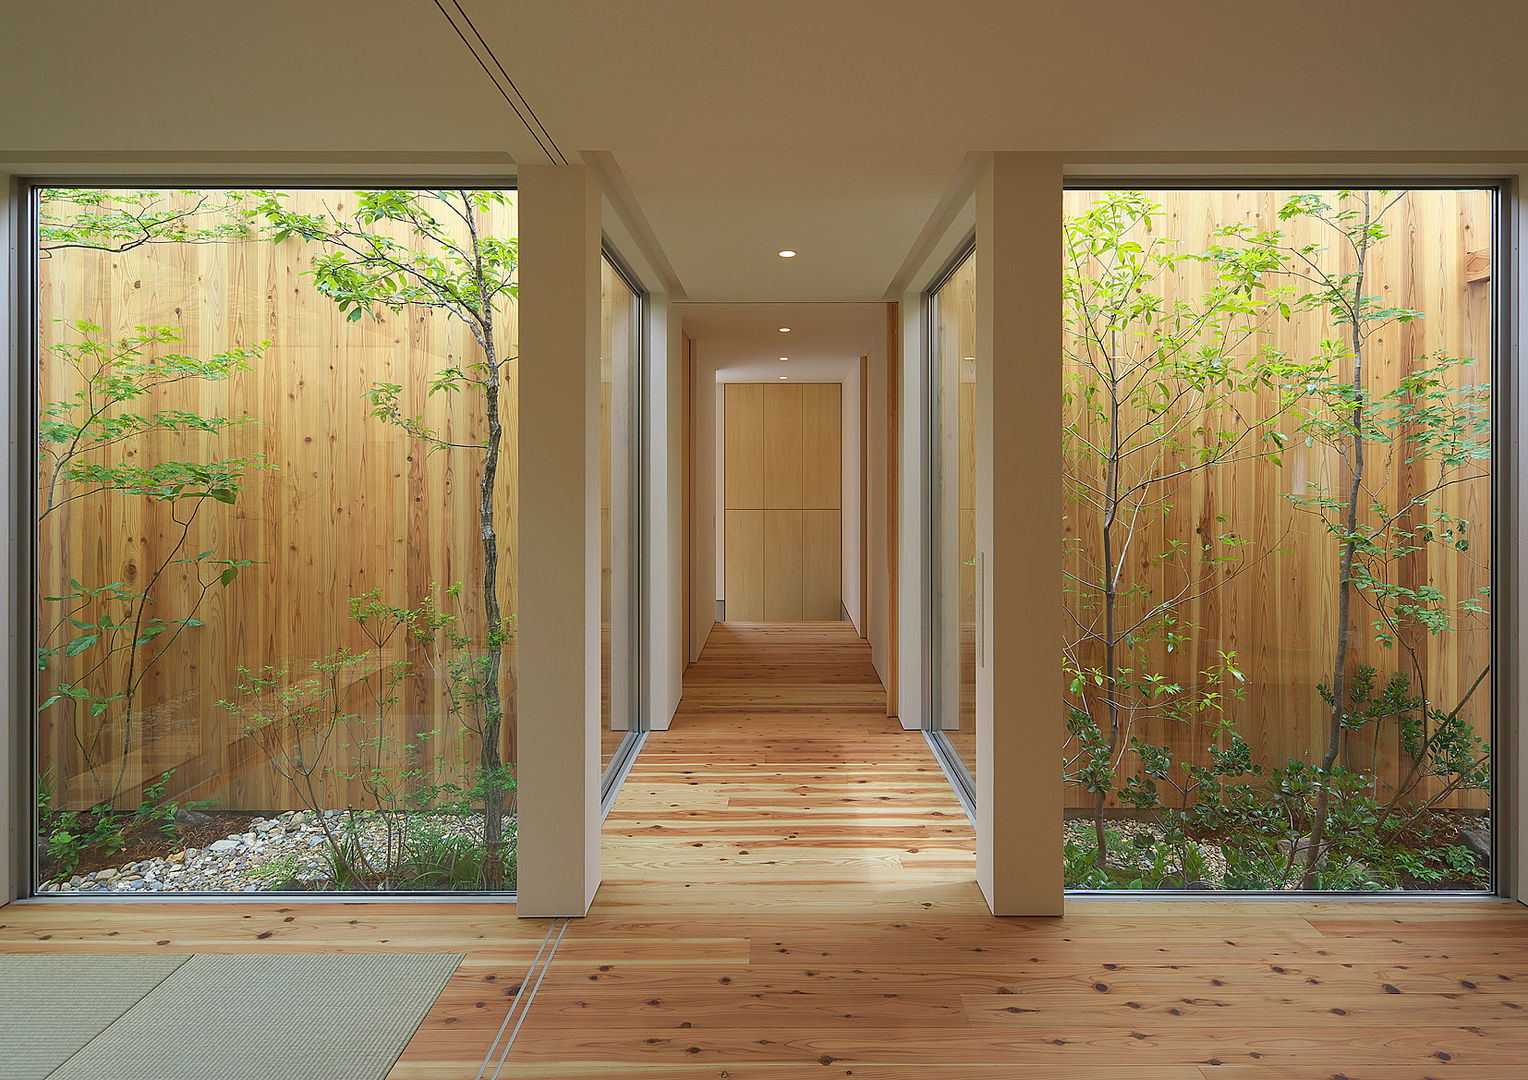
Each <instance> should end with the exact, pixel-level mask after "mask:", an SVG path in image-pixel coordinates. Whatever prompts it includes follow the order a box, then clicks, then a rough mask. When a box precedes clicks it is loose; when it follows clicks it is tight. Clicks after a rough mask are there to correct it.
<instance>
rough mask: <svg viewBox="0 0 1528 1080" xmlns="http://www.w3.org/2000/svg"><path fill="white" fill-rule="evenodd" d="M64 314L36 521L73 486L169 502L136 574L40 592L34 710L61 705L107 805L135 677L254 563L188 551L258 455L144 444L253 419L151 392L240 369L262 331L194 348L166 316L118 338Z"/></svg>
mask: <svg viewBox="0 0 1528 1080" xmlns="http://www.w3.org/2000/svg"><path fill="white" fill-rule="evenodd" d="M72 328H73V330H74V331H75V332H76V334H77V336H78V340H76V341H74V342H66V343H60V344H57V345H54V346H51V347H50V349H49V350H48V351H49V362H50V363H52V364H55V365H58V366H59V367H60V368H61V369H62V370H63V371H65V372H67V375H68V381H70V382H72V384H73V385H74V386H75V387H76V388H77V389H76V390H75V392H74V393H73V394H72V395H70V396H68V397H67V398H64V399H63V400H59V401H52V402H47V403H45V404H44V405H43V406H42V408H41V410H40V413H39V418H38V452H39V456H40V457H41V459H42V476H41V490H40V493H39V509H38V522H39V526H42V525H45V524H46V522H47V521H48V519H49V518H50V517H51V516H52V515H54V514H56V513H59V512H60V511H62V510H64V509H65V508H66V507H69V506H71V505H73V504H75V503H78V502H80V501H81V500H89V499H95V498H101V497H108V496H110V497H117V498H130V499H142V500H145V501H146V502H148V503H149V504H151V505H153V506H155V507H160V508H162V509H163V511H164V513H165V514H166V515H167V516H168V522H167V527H166V536H165V540H164V542H163V543H159V544H156V545H155V546H154V547H153V548H152V554H151V555H150V553H149V549H145V561H146V564H145V565H143V566H140V567H139V568H138V573H137V574H136V576H135V577H134V578H133V579H132V583H130V582H129V580H127V579H124V580H120V581H108V582H104V583H101V582H98V583H94V584H92V583H87V582H83V581H81V580H79V579H78V578H70V579H69V589H68V590H67V591H65V592H62V593H61V594H60V595H57V596H45V597H43V605H44V606H43V609H42V627H41V629H40V632H39V634H38V645H37V666H38V670H39V671H40V672H42V673H43V676H44V678H43V680H42V683H43V688H44V689H43V699H42V702H41V704H40V705H39V706H38V711H39V712H41V713H46V712H48V710H50V709H54V708H55V707H57V709H58V710H59V711H61V713H62V714H63V716H64V722H65V723H66V724H67V725H68V728H69V731H70V733H71V735H72V740H71V741H72V744H73V746H74V747H75V749H76V750H77V752H78V754H79V758H80V764H81V765H82V766H83V769H82V770H81V771H82V773H83V774H84V775H86V776H88V777H90V779H91V781H92V782H93V783H94V786H95V790H94V791H93V793H92V797H93V798H94V799H95V800H96V801H97V802H101V803H109V804H113V805H114V804H115V803H116V801H117V799H118V796H119V795H120V794H121V790H122V786H123V783H124V781H125V779H126V777H127V770H128V764H129V762H130V760H131V757H132V753H133V750H134V748H135V746H136V743H135V739H136V738H137V737H138V734H139V733H138V726H139V723H140V721H139V716H140V714H141V712H142V705H141V703H140V702H139V700H138V695H139V691H140V689H141V688H142V687H143V684H144V681H145V680H146V679H147V678H148V677H149V676H150V674H151V673H152V672H153V671H154V669H155V668H156V667H157V665H158V664H159V663H160V661H161V660H162V659H163V658H164V657H165V656H166V655H167V654H168V653H169V652H170V650H171V649H172V648H173V647H174V645H175V643H176V641H177V640H178V639H179V638H180V637H181V635H182V634H185V633H187V632H190V631H194V630H195V629H197V628H199V627H200V626H201V625H202V621H201V620H200V619H199V618H198V617H197V615H198V613H199V612H200V610H201V607H202V605H203V603H204V602H205V600H206V598H207V595H208V594H209V593H210V592H211V591H212V590H214V589H217V588H226V587H228V586H229V585H231V584H233V582H234V580H235V579H236V578H237V577H238V575H239V571H240V570H242V569H244V568H245V567H247V566H250V565H253V564H252V563H251V562H250V561H249V560H247V559H237V558H229V557H225V556H220V555H218V554H217V553H216V552H214V551H211V550H208V551H201V552H196V553H193V549H192V548H191V547H190V545H192V544H193V542H194V540H195V539H196V537H197V536H198V526H197V522H198V519H199V518H200V517H201V515H202V513H203V512H204V510H205V508H206V507H208V506H216V505H224V506H229V505H233V504H234V503H235V502H236V501H237V499H238V496H239V492H240V490H241V488H242V484H243V480H244V477H245V476H246V474H247V473H249V472H250V471H251V470H254V469H258V468H263V467H264V466H265V462H264V459H263V457H262V456H260V455H258V454H255V455H249V456H235V457H216V456H207V457H205V458H203V459H200V460H194V459H169V458H164V459H159V460H154V459H152V458H150V457H147V456H146V454H145V451H146V450H147V448H148V447H150V446H154V445H161V444H164V445H168V444H170V443H172V442H173V443H174V444H184V443H186V442H188V441H190V440H192V439H195V438H200V439H210V438H214V437H217V436H221V435H222V434H223V433H225V432H226V431H228V430H229V429H231V428H233V427H236V426H239V425H242V424H247V423H251V422H252V421H251V419H250V418H249V417H244V416H239V417H232V418H224V417H217V416H202V415H200V414H197V413H192V412H187V411H185V410H181V409H172V408H165V407H163V406H161V405H159V404H158V400H157V399H158V397H159V395H160V394H161V393H162V392H163V391H165V390H166V389H167V388H169V387H172V386H175V385H177V384H180V383H186V382H200V383H220V382H226V381H227V380H229V379H231V378H233V377H234V376H235V375H237V374H238V373H240V372H243V371H247V370H248V369H249V367H250V363H251V361H253V360H254V359H256V358H258V357H259V356H260V355H261V353H262V350H263V349H264V345H263V344H262V345H260V346H256V347H252V348H240V349H230V350H227V351H226V352H222V353H218V354H217V355H215V356H213V357H212V358H211V359H206V360H203V359H198V358H195V357H191V356H186V355H184V354H181V353H177V352H174V351H173V350H174V349H175V348H176V347H177V346H179V345H180V343H181V336H180V332H179V331H178V330H175V329H174V328H172V327H167V326H140V327H138V328H137V329H136V330H135V331H133V332H132V333H129V334H126V335H123V336H121V337H118V338H116V339H115V340H108V339H107V338H106V335H105V331H103V330H102V328H101V327H100V326H99V325H97V324H95V323H92V322H89V321H83V320H82V321H79V322H76V323H73V324H72ZM124 451H128V452H124ZM175 579H182V580H184V581H186V582H188V583H189V586H190V588H189V602H188V603H187V604H186V606H185V608H184V609H183V610H181V611H179V612H171V611H167V610H166V609H165V607H164V606H163V604H162V603H161V602H160V601H159V599H158V598H157V596H156V592H157V589H158V586H159V585H160V583H161V582H162V581H165V582H168V581H170V580H175ZM140 582H141V584H139V583H140ZM113 758H114V759H115V767H112V760H113Z"/></svg>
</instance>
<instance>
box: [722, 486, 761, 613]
mask: <svg viewBox="0 0 1528 1080" xmlns="http://www.w3.org/2000/svg"><path fill="white" fill-rule="evenodd" d="M726 531H727V553H726V554H727V567H726V589H727V600H726V602H727V619H728V621H729V622H731V621H736V622H760V621H762V620H763V619H764V618H765V615H764V511H762V510H728V511H727V524H726Z"/></svg>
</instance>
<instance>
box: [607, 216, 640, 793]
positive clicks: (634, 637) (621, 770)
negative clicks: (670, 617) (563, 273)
mask: <svg viewBox="0 0 1528 1080" xmlns="http://www.w3.org/2000/svg"><path fill="white" fill-rule="evenodd" d="M600 256H601V258H602V259H604V260H605V261H606V262H608V263H609V264H610V268H611V269H612V270H614V271H615V274H616V277H618V278H620V279H621V281H623V282H624V283H625V284H626V287H627V288H629V289H630V290H631V291H632V293H633V294H634V295H635V297H636V301H637V302H636V317H635V319H634V320H633V324H632V330H631V333H632V339H633V344H634V346H635V348H634V349H633V356H632V363H633V374H634V375H635V379H634V383H633V394H634V397H635V400H634V401H633V403H632V421H633V434H634V438H633V439H632V447H631V461H630V463H629V467H630V475H629V476H628V481H629V482H630V484H631V509H632V521H633V525H634V529H633V533H632V545H631V548H632V550H631V566H630V567H629V573H630V575H631V594H632V595H631V605H630V606H631V610H630V612H629V621H630V627H629V633H630V635H631V642H632V646H633V648H632V661H631V663H632V671H631V686H630V687H629V690H630V693H631V700H632V716H631V722H632V726H631V728H629V729H628V730H627V732H626V736H625V737H624V738H623V739H622V740H621V743H620V745H619V746H618V747H616V752H615V755H614V756H613V757H612V758H611V759H610V764H609V765H607V766H605V767H604V768H603V769H602V770H601V772H600V817H601V818H604V817H605V816H607V815H608V814H609V813H610V808H611V807H612V806H614V805H615V799H616V796H617V795H618V794H619V793H620V790H621V785H622V784H624V783H625V782H626V776H627V774H628V773H630V772H631V767H632V764H633V763H634V762H635V761H636V759H637V755H638V754H639V753H641V750H642V744H643V743H644V742H645V741H646V739H647V734H648V732H649V731H650V730H651V727H652V717H651V716H650V715H649V709H648V691H649V687H650V686H651V680H652V669H651V645H652V643H651V641H650V640H649V636H648V634H647V633H646V628H647V626H648V625H649V624H650V620H649V605H650V604H651V602H652V596H651V592H652V590H651V589H650V588H649V574H648V571H649V569H650V566H651V547H650V545H651V540H652V537H651V532H652V513H651V509H652V508H651V505H650V503H649V487H648V485H649V482H650V479H649V477H648V461H649V455H650V448H651V441H652V430H651V426H652V364H651V355H650V354H651V343H650V340H649V339H650V338H651V333H650V327H651V325H652V296H651V293H650V292H649V291H648V290H647V288H646V286H644V285H643V284H642V281H641V279H640V278H639V277H638V276H637V274H636V272H635V271H634V270H633V269H632V268H631V264H630V263H629V262H627V261H626V260H625V259H624V258H622V257H621V253H620V251H619V250H617V248H616V246H615V244H614V243H613V242H612V241H611V239H610V236H609V234H608V233H607V234H605V235H604V236H603V237H602V239H601V243H600ZM601 726H603V723H602V725H601ZM601 734H602V735H603V732H601Z"/></svg>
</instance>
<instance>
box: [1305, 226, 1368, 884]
mask: <svg viewBox="0 0 1528 1080" xmlns="http://www.w3.org/2000/svg"><path fill="white" fill-rule="evenodd" d="M1365 209H1366V213H1365V215H1364V217H1365V225H1366V226H1367V224H1368V214H1367V199H1366V207H1365ZM1361 235H1364V236H1367V227H1366V228H1365V231H1364V233H1363V234H1361ZM1368 251H1369V242H1368V240H1367V239H1365V240H1364V241H1363V242H1362V243H1361V244H1360V245H1359V248H1358V274H1357V277H1356V279H1355V281H1354V282H1353V312H1352V314H1353V321H1352V344H1353V418H1352V419H1353V434H1352V447H1353V477H1352V480H1351V481H1350V482H1349V484H1348V505H1347V513H1346V516H1345V517H1344V519H1343V523H1344V525H1345V526H1346V533H1345V535H1344V536H1343V541H1342V555H1341V558H1340V559H1339V561H1338V564H1337V648H1336V650H1335V653H1336V655H1335V656H1334V657H1333V660H1332V712H1331V717H1330V720H1329V721H1328V726H1327V742H1326V751H1325V753H1323V754H1322V755H1321V776H1320V777H1319V779H1318V783H1319V784H1320V786H1319V787H1318V788H1317V790H1316V806H1315V810H1314V812H1313V815H1312V816H1313V818H1314V820H1313V821H1312V822H1311V830H1310V848H1309V850H1308V851H1307V852H1306V855H1305V871H1304V874H1303V875H1302V876H1301V879H1300V887H1301V888H1302V889H1313V888H1315V886H1316V871H1317V869H1318V866H1319V864H1320V862H1321V857H1322V851H1321V848H1322V844H1323V842H1324V841H1325V838H1326V818H1327V813H1328V810H1329V808H1330V806H1331V793H1332V788H1331V782H1330V776H1329V774H1330V772H1331V770H1332V767H1333V765H1335V764H1336V762H1337V755H1338V754H1339V753H1340V752H1341V750H1342V713H1343V702H1344V699H1345V698H1346V697H1347V668H1348V650H1349V648H1350V647H1351V644H1352V643H1351V635H1350V634H1349V628H1348V621H1349V616H1350V613H1351V611H1352V606H1353V581H1352V578H1353V557H1354V555H1355V554H1356V552H1357V549H1358V538H1357V530H1358V498H1359V495H1360V494H1361V493H1362V491H1363V480H1364V443H1365V440H1364V382H1363V379H1364V339H1363V328H1362V327H1363V324H1362V320H1361V312H1362V304H1363V286H1364V263H1365V261H1366V259H1365V257H1366V256H1367V254H1368Z"/></svg>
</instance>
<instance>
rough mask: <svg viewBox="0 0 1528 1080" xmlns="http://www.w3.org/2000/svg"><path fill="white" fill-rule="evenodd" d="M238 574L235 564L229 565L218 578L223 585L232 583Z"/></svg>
mask: <svg viewBox="0 0 1528 1080" xmlns="http://www.w3.org/2000/svg"><path fill="white" fill-rule="evenodd" d="M238 576H239V568H238V567H237V566H230V567H229V568H228V569H227V570H224V571H223V573H222V574H221V575H219V577H218V580H219V581H221V582H222V583H223V584H224V585H232V584H233V579H234V578H236V577H238Z"/></svg>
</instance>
